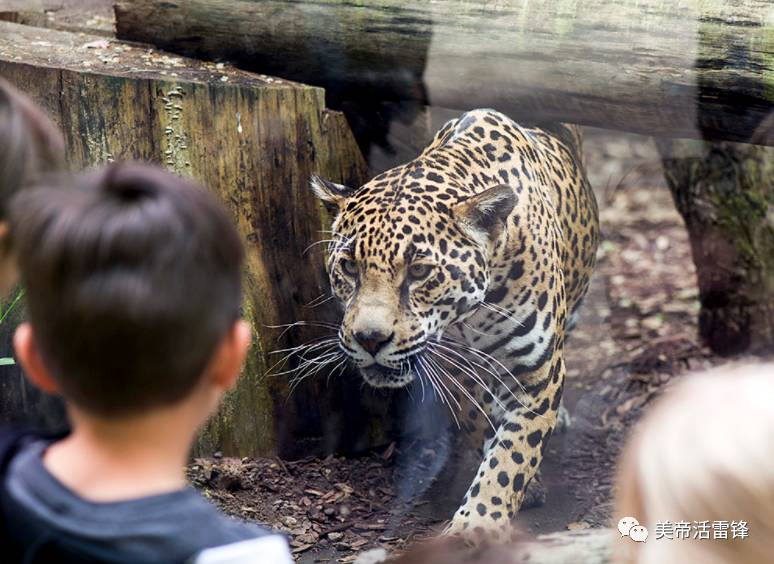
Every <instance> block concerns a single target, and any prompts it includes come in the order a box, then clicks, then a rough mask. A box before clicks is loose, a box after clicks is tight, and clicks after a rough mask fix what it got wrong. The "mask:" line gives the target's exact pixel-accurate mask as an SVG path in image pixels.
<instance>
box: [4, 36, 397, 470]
mask: <svg viewBox="0 0 774 564" xmlns="http://www.w3.org/2000/svg"><path fill="white" fill-rule="evenodd" d="M0 76H3V77H4V78H6V79H7V80H9V81H10V82H11V83H13V84H15V85H16V86H18V87H19V88H20V89H22V90H23V91H26V92H27V93H28V94H30V95H31V96H32V97H33V98H34V99H35V100H36V101H37V102H39V103H40V104H41V105H42V106H43V107H44V108H45V109H46V110H47V111H48V113H49V114H50V115H51V116H52V117H53V118H54V120H55V121H56V122H57V123H58V125H59V126H60V127H61V128H62V131H63V132H64V136H65V139H66V143H67V153H68V160H69V163H70V165H71V167H72V168H73V169H74V170H78V169H80V168H82V167H85V166H91V165H96V164H100V163H105V162H109V161H113V160H118V159H143V160H149V161H152V162H156V163H159V164H161V165H164V166H166V167H167V168H169V169H171V170H172V171H174V172H176V173H179V174H181V175H185V176H190V177H193V178H195V179H197V180H199V181H201V182H203V183H204V184H205V185H207V186H209V187H210V188H212V189H213V190H215V191H216V192H217V193H218V194H219V195H220V196H221V197H222V199H223V201H224V202H225V204H226V205H227V206H228V207H229V209H230V211H231V212H232V214H233V216H234V220H235V221H236V223H237V225H238V228H239V231H240V233H241V234H242V236H243V237H244V239H245V243H246V249H247V260H246V277H245V284H246V300H245V311H246V315H247V317H248V318H249V320H250V321H251V323H252V326H253V331H254V335H255V341H254V345H253V348H252V352H251V354H250V357H249V361H248V363H247V367H246V369H245V371H244V374H243V376H242V378H241V380H240V383H239V384H238V386H237V388H236V389H235V390H234V391H233V392H232V393H231V394H230V395H229V396H228V398H227V399H226V402H225V404H224V406H223V408H222V409H221V411H220V412H219V413H218V415H217V416H216V417H214V419H213V420H212V422H211V423H210V424H209V426H208V427H207V429H206V431H205V432H204V434H203V436H202V438H201V440H200V443H199V453H202V454H206V453H212V452H213V451H216V450H221V451H223V452H224V453H225V454H233V455H257V454H264V455H266V454H276V453H280V454H284V455H288V456H295V455H298V454H299V453H300V452H303V453H305V454H309V453H310V452H322V451H331V450H348V449H363V448H368V447H371V446H374V445H375V444H380V443H384V442H385V441H386V440H387V436H388V435H389V434H390V432H391V430H393V429H394V427H393V425H395V424H396V423H394V421H397V420H398V418H397V417H395V416H394V414H393V413H392V412H391V411H390V410H395V409H398V408H397V407H396V406H395V404H393V403H391V402H390V401H389V397H381V396H379V395H376V394H372V393H369V392H363V391H361V386H360V382H359V381H356V383H354V384H353V383H352V381H351V380H349V379H348V378H347V377H346V375H345V376H344V377H342V378H339V379H333V380H331V382H330V384H329V385H326V381H325V380H326V379H325V377H324V375H323V376H321V377H318V378H317V379H310V380H309V381H307V382H305V383H304V385H302V386H300V387H299V389H298V391H297V392H296V393H295V394H294V395H292V396H290V397H288V388H289V383H288V377H287V376H284V377H267V376H266V373H267V372H268V371H269V368H270V367H271V366H272V364H274V362H276V360H277V359H278V358H279V357H277V356H276V355H270V352H271V351H272V350H273V349H278V348H285V347H292V346H296V345H298V344H300V343H303V342H306V341H308V340H310V339H313V338H315V337H319V336H320V335H321V333H320V331H319V330H317V329H314V328H311V327H299V328H297V329H295V330H291V331H288V332H287V333H285V334H284V336H282V338H280V339H278V337H279V336H280V333H281V331H279V330H276V329H271V328H269V327H268V326H272V325H279V324H283V323H291V322H294V321H296V320H299V319H304V320H309V321H319V320H326V321H335V320H336V319H337V312H336V311H335V310H334V309H332V305H331V304H332V302H331V301H328V302H326V303H323V304H322V305H321V306H320V307H317V308H314V309H312V308H309V307H305V304H308V303H309V302H312V301H313V300H314V299H315V298H318V297H319V296H320V295H321V294H324V293H325V292H327V291H328V288H327V277H326V276H325V273H324V268H323V260H322V248H321V247H320V246H318V247H315V248H314V249H313V250H312V251H311V252H309V253H307V254H304V249H306V248H307V247H308V246H309V245H310V244H311V243H312V242H314V241H316V240H319V239H321V238H323V237H322V235H321V233H320V230H321V229H323V226H324V224H325V217H324V213H323V212H322V208H321V207H320V206H319V204H318V202H317V200H316V199H315V198H314V197H313V196H312V194H311V191H310V189H309V187H308V182H309V178H310V176H311V175H312V174H321V175H323V176H325V177H326V178H330V179H333V180H335V181H339V182H344V183H347V184H351V185H359V184H361V183H362V182H364V180H365V178H364V175H365V165H364V162H363V159H362V156H361V155H360V152H359V151H358V148H357V145H356V144H355V142H354V140H353V138H352V134H351V132H350V130H349V128H348V126H347V124H346V122H345V120H344V118H343V116H342V115H341V114H339V113H336V112H330V111H328V110H326V109H325V107H324V100H323V91H322V90H321V89H319V88H316V87H310V86H306V85H303V84H298V83H291V82H287V81H284V80H278V79H272V78H269V77H266V76H257V75H253V74H250V73H247V72H243V71H239V70H236V69H233V68H229V67H226V68H218V67H216V66H215V65H213V64H204V63H200V62H198V61H194V60H190V59H182V58H180V57H175V56H170V55H169V54H165V53H161V52H158V51H153V50H150V51H149V50H148V49H147V48H145V47H138V46H132V45H128V44H123V43H121V42H117V41H111V42H110V43H109V45H108V46H105V40H104V38H100V37H96V36H89V35H83V34H71V33H66V32H61V31H53V30H49V29H38V28H30V27H25V26H21V25H16V24H12V23H5V22H0ZM3 329H4V330H5V331H6V332H7V331H8V325H7V324H6V325H4V326H3ZM6 337H7V335H6ZM0 340H1V339H0ZM7 346H8V342H7V339H6V347H7ZM10 352H11V351H9V350H4V351H0V355H1V356H6V355H8V353H10ZM277 370H279V369H277ZM17 388H18V387H14V388H13V389H14V390H17ZM25 390H26V388H25ZM22 391H24V390H22ZM22 391H20V390H17V391H9V392H8V393H9V394H17V393H18V394H21V393H22ZM0 393H3V392H2V390H0ZM25 393H26V391H25ZM12 399H13V401H14V402H15V403H13V405H22V403H23V402H19V401H17V399H18V398H12ZM0 403H2V402H0ZM6 404H8V402H5V403H3V405H6ZM24 405H27V406H29V409H33V410H34V409H35V405H38V404H37V403H36V402H26V404H24ZM388 414H389V415H388ZM11 415H12V414H8V413H5V414H4V417H5V418H6V419H7V418H9V417H11Z"/></svg>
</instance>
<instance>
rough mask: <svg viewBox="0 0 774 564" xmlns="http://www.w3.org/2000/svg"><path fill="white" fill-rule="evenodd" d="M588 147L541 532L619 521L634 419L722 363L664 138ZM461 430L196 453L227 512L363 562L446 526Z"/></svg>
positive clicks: (537, 517) (296, 543) (315, 558)
mask: <svg viewBox="0 0 774 564" xmlns="http://www.w3.org/2000/svg"><path fill="white" fill-rule="evenodd" d="M586 154H587V159H588V168H589V177H590V180H591V181H592V184H593V185H594V187H595V190H596V192H597V198H598V201H599V205H600V212H601V214H600V216H601V221H602V229H603V241H602V244H601V247H600V251H599V259H598V267H597V270H596V274H595V277H594V280H593V283H592V288H591V290H590V292H589V295H588V297H587V299H586V302H585V306H584V310H583V315H582V318H581V321H580V323H579V324H578V326H577V328H576V330H575V332H574V333H573V334H572V336H571V338H570V339H569V342H568V348H567V359H566V360H567V367H568V380H567V385H566V387H565V390H566V391H565V403H566V406H567V407H568V409H569V411H570V413H571V414H572V417H573V424H572V426H571V427H570V429H569V430H568V431H567V432H565V433H564V434H560V435H557V436H555V438H554V439H552V443H551V445H550V446H549V448H548V453H547V456H546V459H545V461H544V462H543V466H542V473H543V481H544V484H545V485H546V487H547V489H548V499H547V502H546V504H545V505H544V506H542V507H539V508H535V509H529V510H525V511H523V512H522V513H521V514H520V515H519V516H518V519H517V523H518V526H519V527H520V528H522V529H523V530H525V531H528V532H531V533H545V532H551V531H556V530H562V529H578V528H587V527H597V526H605V525H607V524H608V520H609V518H610V516H611V507H612V505H611V499H612V483H613V478H614V471H615V463H616V459H617V456H618V454H619V452H620V450H621V447H622V445H623V444H624V441H625V440H626V436H627V434H628V431H629V430H630V428H631V426H632V425H633V424H634V423H635V422H636V421H637V420H638V418H639V417H640V415H641V414H642V412H643V410H644V409H646V408H647V406H648V404H649V403H650V402H651V401H652V400H653V398H655V397H656V396H658V395H659V394H660V393H661V391H663V389H664V388H665V387H666V386H668V385H669V384H670V383H671V382H673V381H674V380H675V379H676V378H679V377H680V375H682V374H684V373H686V372H688V371H690V370H696V369H701V368H703V367H707V366H710V365H712V364H715V363H718V362H721V359H718V358H715V357H713V356H712V355H711V354H710V353H709V351H707V350H705V349H703V348H702V347H701V346H700V344H699V343H698V341H697V337H696V325H697V313H698V308H699V304H698V301H697V290H696V281H695V272H694V269H693V264H692V262H691V254H690V246H689V243H688V238H687V234H686V232H685V228H684V225H683V223H682V220H681V219H680V217H679V215H678V214H677V212H676V211H675V209H674V206H673V204H672V201H671V198H670V195H669V192H668V190H667V188H666V186H665V184H664V181H663V178H662V176H661V169H660V165H659V161H658V155H657V153H656V151H655V148H654V146H653V143H652V141H650V140H649V139H647V138H643V137H638V136H627V135H621V134H612V133H607V132H603V131H599V130H592V129H589V130H587V132H586ZM448 441H449V439H448V437H440V438H439V439H438V440H437V441H432V442H419V441H414V442H409V443H403V444H398V445H395V444H393V445H390V446H389V447H388V448H386V449H384V450H382V451H380V452H373V453H371V454H369V455H367V456H363V457H360V458H354V459H345V458H342V457H328V458H326V459H324V460H321V459H316V458H307V459H303V460H298V461H293V462H288V461H284V462H283V461H280V460H268V459H258V460H254V459H242V460H238V459H207V460H196V461H195V463H194V464H193V465H191V466H190V468H189V475H190V478H191V480H192V482H193V483H194V484H195V485H196V486H197V487H199V488H201V489H202V491H203V492H204V494H205V495H206V496H207V497H209V498H210V499H212V500H213V501H214V502H215V503H216V504H218V505H219V506H220V507H222V508H223V509H224V510H225V511H227V512H228V513H230V514H232V515H235V516H237V517H240V518H243V519H247V520H251V521H257V522H259V523H262V524H265V525H268V526H270V527H274V528H276V529H278V530H281V531H284V532H285V533H287V534H288V535H289V537H290V539H291V546H292V548H293V551H294V553H295V554H296V557H297V558H298V559H299V560H300V561H301V562H329V561H339V562H351V561H353V560H354V559H355V558H356V556H357V554H359V553H361V552H363V551H365V550H367V549H371V548H376V547H384V548H386V549H387V550H389V551H393V550H400V549H401V548H402V547H404V546H406V545H407V544H410V543H411V542H413V541H415V540H418V539H421V538H423V537H427V536H430V535H433V534H435V533H437V532H438V531H439V530H440V528H441V527H442V526H443V523H444V520H445V519H446V518H448V516H449V515H450V514H451V512H452V511H453V509H454V505H455V503H457V501H458V500H459V499H460V497H461V495H462V494H463V493H464V489H465V487H466V485H467V484H466V480H467V479H468V477H467V475H466V473H465V472H461V473H459V474H460V476H458V477H457V478H456V479H454V480H450V481H449V482H448V483H446V482H444V481H443V480H444V479H448V476H447V475H445V474H444V475H441V477H439V475H438V469H437V466H438V464H437V459H439V458H442V457H441V455H440V453H441V451H444V450H446V449H447V447H448ZM455 462H456V463H457V464H458V465H461V466H463V467H464V466H465V464H467V465H473V464H475V460H471V459H464V458H457V459H456V460H455ZM470 471H471V472H472V468H471V469H470ZM434 482H435V483H434Z"/></svg>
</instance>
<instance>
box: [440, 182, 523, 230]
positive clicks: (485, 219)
mask: <svg viewBox="0 0 774 564" xmlns="http://www.w3.org/2000/svg"><path fill="white" fill-rule="evenodd" d="M515 206H516V194H515V193H514V191H513V188H511V187H510V186H508V185H507V184H500V185H499V186H495V187H494V188H489V189H487V190H485V191H483V192H481V193H480V194H476V195H475V196H471V197H470V198H468V199H467V200H463V201H461V202H459V203H458V204H457V205H455V206H454V208H453V210H452V211H453V213H454V217H455V219H457V221H458V222H460V223H461V224H462V227H463V229H465V230H466V231H467V232H468V234H469V235H470V236H471V237H472V238H473V239H474V240H476V241H479V242H480V243H482V244H483V243H486V242H487V241H488V240H489V239H490V238H491V237H493V236H494V235H495V234H496V233H498V232H499V230H500V229H501V228H502V227H503V225H504V224H505V220H506V219H507V218H508V216H509V215H510V214H511V212H512V211H513V208H514V207H515Z"/></svg>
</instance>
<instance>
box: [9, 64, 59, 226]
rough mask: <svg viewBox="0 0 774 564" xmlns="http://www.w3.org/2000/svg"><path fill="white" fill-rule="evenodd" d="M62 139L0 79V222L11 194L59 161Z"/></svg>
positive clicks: (45, 119) (23, 97)
mask: <svg viewBox="0 0 774 564" xmlns="http://www.w3.org/2000/svg"><path fill="white" fill-rule="evenodd" d="M63 158H64V141H63V140H62V136H61V134H60V133H59V131H58V130H57V128H56V127H55V126H54V124H53V123H52V122H51V121H50V120H49V119H48V117H46V116H45V115H44V114H43V112H41V110H39V109H38V108H37V107H36V106H35V105H34V104H33V103H32V102H31V101H30V99H29V98H27V97H26V96H24V95H23V94H22V93H20V92H19V91H18V90H16V89H15V88H14V87H12V86H11V85H10V84H8V83H7V82H6V81H5V80H3V79H2V78H0V221H2V220H4V219H5V217H6V214H7V211H8V210H7V206H8V203H9V202H10V200H11V197H12V196H13V195H14V194H15V193H16V192H18V191H19V190H20V189H21V188H22V187H24V186H25V185H26V184H29V183H31V182H34V181H35V180H37V179H38V178H39V177H40V176H41V174H45V173H47V172H53V171H56V170H58V169H59V168H60V167H61V166H62V164H63Z"/></svg>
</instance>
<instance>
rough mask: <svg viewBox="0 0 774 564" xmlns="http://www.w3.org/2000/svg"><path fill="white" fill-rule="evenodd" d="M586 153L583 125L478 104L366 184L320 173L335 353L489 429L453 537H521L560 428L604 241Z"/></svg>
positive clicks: (368, 375) (466, 422) (386, 384)
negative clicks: (530, 122)
mask: <svg viewBox="0 0 774 564" xmlns="http://www.w3.org/2000/svg"><path fill="white" fill-rule="evenodd" d="M581 144H582V139H581V135H580V131H579V129H578V128H577V127H576V126H571V125H565V124H552V125H548V126H545V125H541V126H539V127H537V126H522V125H519V124H517V123H516V122H514V121H513V120H511V119H510V118H508V117H507V116H505V115H504V114H502V113H499V112H497V111H494V110H489V109H478V110H473V111H469V112H467V113H465V114H463V115H461V116H460V117H459V118H457V119H453V120H451V121H449V122H448V123H446V124H445V125H444V126H443V127H442V128H441V129H440V130H439V131H438V132H437V133H436V135H435V137H434V138H433V140H432V141H431V142H430V144H429V145H428V146H427V147H426V148H425V149H424V150H423V151H422V153H421V154H420V155H419V156H418V157H417V158H415V159H414V160H412V161H410V162H408V163H406V164H404V165H401V166H398V167H396V168H393V169H391V170H388V171H386V172H384V173H382V174H379V175H378V176H376V177H374V178H373V179H372V180H370V181H369V182H367V183H366V184H364V185H363V186H360V187H354V188H353V187H348V186H343V185H341V184H336V183H333V182H331V181H328V180H325V179H323V178H319V177H313V178H312V182H311V184H312V189H313V190H314V192H315V194H316V195H317V197H318V198H320V199H321V200H322V201H323V202H324V203H325V205H326V206H327V207H329V208H330V209H332V211H333V213H334V214H335V218H334V219H333V222H332V228H331V237H330V238H329V243H328V244H329V248H328V253H327V257H328V258H327V259H326V268H327V271H328V275H329V279H330V285H331V289H332V293H333V295H334V296H335V297H336V299H337V301H338V302H340V304H341V306H342V309H343V318H342V321H341V323H340V324H337V327H336V332H337V336H336V340H337V346H338V347H340V350H341V351H342V352H343V354H344V355H345V357H346V359H347V360H349V361H350V362H351V363H352V364H354V365H355V366H356V367H357V369H358V370H359V372H360V373H361V374H362V377H363V379H364V380H365V381H366V382H367V383H368V384H370V385H371V386H374V387H377V388H401V387H407V386H409V385H412V383H414V384H413V385H414V386H417V385H421V386H422V389H423V390H424V387H425V386H427V387H429V388H430V389H432V390H433V391H434V392H435V393H436V397H438V398H439V399H440V401H441V402H443V403H445V404H446V405H447V406H448V407H450V408H451V414H452V417H453V418H454V420H455V421H456V422H457V424H458V425H459V426H460V427H462V428H464V429H467V430H469V431H471V432H473V433H474V434H475V433H476V432H477V431H478V434H479V437H480V441H481V442H480V443H479V444H480V445H481V446H482V447H483V448H482V449H481V451H480V452H481V453H482V454H481V461H480V466H479V468H478V470H477V472H476V474H475V477H474V478H473V480H472V482H471V483H470V486H469V488H468V490H467V493H466V494H465V496H464V498H463V500H462V503H461V505H460V507H459V509H458V510H456V511H455V513H454V515H453V517H452V519H451V521H450V523H449V525H448V527H447V530H446V531H447V532H448V533H450V534H458V533H462V532H463V531H466V530H467V531H468V533H471V534H472V533H473V531H475V532H483V531H487V532H493V533H494V535H495V536H498V535H501V534H503V532H504V531H506V530H508V528H509V524H510V521H511V519H512V518H513V517H514V515H515V514H516V513H517V512H518V511H519V509H520V508H521V507H522V504H523V503H524V499H525V495H526V493H527V487H528V486H529V485H530V483H531V482H532V481H533V479H534V478H535V475H536V472H537V471H538V468H539V466H540V463H541V460H542V458H543V455H544V453H545V449H546V445H547V443H548V441H549V438H550V437H551V434H552V432H553V431H554V429H555V427H556V424H557V414H558V412H559V410H560V404H561V398H562V389H563V385H564V379H565V363H564V358H563V351H564V346H565V340H566V337H567V334H568V331H569V330H570V329H571V328H572V326H573V324H574V322H575V320H576V318H577V314H578V308H579V307H580V304H581V301H582V299H583V297H584V295H585V293H586V292H587V289H588V286H589V279H590V277H591V274H592V271H593V268H594V263H595V257H596V251H597V245H598V241H599V223H598V213H597V204H596V201H595V198H594V193H593V191H592V188H591V186H590V185H589V182H588V180H587V177H586V173H585V169H584V162H583V158H582V152H581V151H582V146H581ZM482 430H483V432H482Z"/></svg>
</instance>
